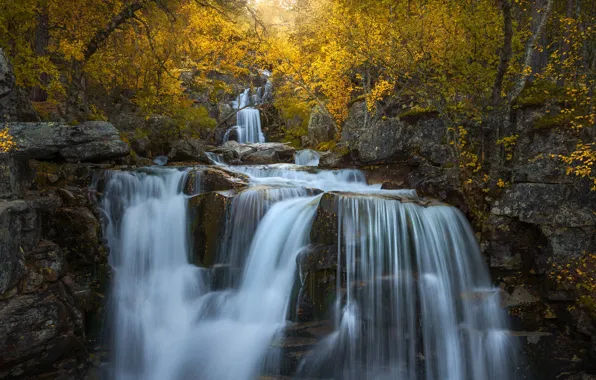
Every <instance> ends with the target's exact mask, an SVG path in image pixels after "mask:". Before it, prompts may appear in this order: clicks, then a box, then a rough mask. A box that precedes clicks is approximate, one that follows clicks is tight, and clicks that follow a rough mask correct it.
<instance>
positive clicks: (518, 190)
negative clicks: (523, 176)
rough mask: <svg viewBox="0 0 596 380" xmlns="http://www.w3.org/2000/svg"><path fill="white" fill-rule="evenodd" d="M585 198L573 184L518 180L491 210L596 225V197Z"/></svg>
mask: <svg viewBox="0 0 596 380" xmlns="http://www.w3.org/2000/svg"><path fill="white" fill-rule="evenodd" d="M588 196H589V197H590V199H587V200H586V201H585V202H582V199H581V198H578V197H574V196H573V190H572V189H571V187H570V186H567V185H562V184H546V183H518V184H513V185H512V186H511V187H510V188H508V189H507V190H506V191H505V193H504V194H503V196H502V197H501V198H500V199H499V200H497V201H495V202H494V204H493V206H492V210H491V212H492V213H493V214H495V215H501V216H508V217H514V218H518V219H519V220H521V221H522V222H526V223H533V224H545V225H551V226H561V227H583V226H594V225H596V215H594V213H593V212H592V210H594V205H596V203H595V202H594V199H596V195H588Z"/></svg>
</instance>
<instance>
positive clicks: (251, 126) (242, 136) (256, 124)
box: [223, 88, 269, 144]
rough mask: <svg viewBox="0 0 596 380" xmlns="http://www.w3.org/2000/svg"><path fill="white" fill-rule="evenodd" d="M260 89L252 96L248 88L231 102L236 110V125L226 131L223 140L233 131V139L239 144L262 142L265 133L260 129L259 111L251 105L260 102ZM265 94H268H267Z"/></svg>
mask: <svg viewBox="0 0 596 380" xmlns="http://www.w3.org/2000/svg"><path fill="white" fill-rule="evenodd" d="M262 91H263V90H261V89H259V91H257V94H255V95H254V96H253V97H251V95H250V88H247V89H246V90H245V91H244V92H243V93H241V94H240V95H238V99H237V100H236V101H235V102H233V107H234V108H235V109H236V110H237V112H236V125H235V126H234V127H232V128H230V129H229V130H228V131H226V134H225V135H224V140H223V142H224V143H225V142H226V141H228V140H230V136H231V134H232V133H235V135H236V138H235V140H236V141H238V142H239V143H241V144H245V143H264V142H265V135H264V134H263V131H262V130H261V112H260V111H259V110H258V109H257V108H254V107H252V105H256V104H259V103H260V102H261V95H262ZM267 96H269V95H268V94H267Z"/></svg>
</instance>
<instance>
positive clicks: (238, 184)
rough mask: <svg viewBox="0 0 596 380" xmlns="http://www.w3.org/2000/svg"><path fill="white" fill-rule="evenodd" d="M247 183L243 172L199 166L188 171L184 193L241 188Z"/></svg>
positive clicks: (191, 193) (246, 185) (192, 193)
mask: <svg viewBox="0 0 596 380" xmlns="http://www.w3.org/2000/svg"><path fill="white" fill-rule="evenodd" d="M248 183H249V178H248V176H246V175H245V174H242V173H238V172H234V171H231V170H227V169H225V168H222V167H213V166H210V167H200V168H196V169H193V170H192V171H191V172H190V173H189V175H188V181H187V182H186V186H185V193H186V194H188V195H194V194H198V193H200V192H209V191H222V190H242V189H244V188H246V187H248Z"/></svg>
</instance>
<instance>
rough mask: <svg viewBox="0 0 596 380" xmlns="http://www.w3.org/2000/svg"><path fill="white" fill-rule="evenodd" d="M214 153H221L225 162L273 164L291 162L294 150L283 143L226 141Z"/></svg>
mask: <svg viewBox="0 0 596 380" xmlns="http://www.w3.org/2000/svg"><path fill="white" fill-rule="evenodd" d="M213 152H214V153H218V154H222V155H223V156H224V159H225V161H226V162H229V163H236V164H242V163H245V164H262V165H266V164H275V163H281V162H287V163H293V162H294V154H295V152H296V150H295V149H294V148H292V147H291V146H289V145H287V144H283V143H255V144H240V143H238V142H236V141H227V142H226V143H225V144H224V145H222V146H221V147H220V148H217V149H214V150H213Z"/></svg>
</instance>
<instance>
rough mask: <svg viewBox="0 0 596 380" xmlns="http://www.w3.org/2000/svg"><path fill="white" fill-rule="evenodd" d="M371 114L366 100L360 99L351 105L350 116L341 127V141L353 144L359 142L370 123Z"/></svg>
mask: <svg viewBox="0 0 596 380" xmlns="http://www.w3.org/2000/svg"><path fill="white" fill-rule="evenodd" d="M369 119H370V116H369V114H368V110H367V108H366V102H364V101H360V102H356V103H354V104H353V105H352V106H351V107H350V111H349V113H348V118H347V119H346V121H345V123H344V125H343V127H342V129H341V141H344V142H346V143H348V145H350V146H352V145H354V144H356V143H357V142H358V139H359V137H360V135H361V134H362V132H363V131H365V130H366V127H367V125H368V123H369Z"/></svg>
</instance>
